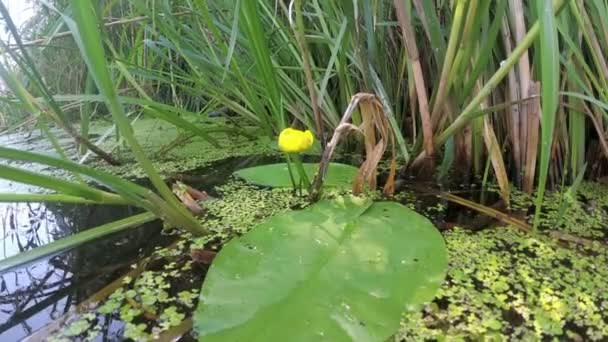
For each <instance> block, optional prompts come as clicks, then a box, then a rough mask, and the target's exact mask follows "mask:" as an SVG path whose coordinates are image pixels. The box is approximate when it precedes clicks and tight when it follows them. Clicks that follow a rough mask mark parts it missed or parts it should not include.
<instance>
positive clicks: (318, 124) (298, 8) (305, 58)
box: [294, 0, 326, 148]
mask: <svg viewBox="0 0 608 342" xmlns="http://www.w3.org/2000/svg"><path fill="white" fill-rule="evenodd" d="M295 12H296V27H295V28H294V33H295V36H296V40H297V41H298V45H299V46H300V51H301V52H302V62H303V64H304V65H303V66H304V76H305V78H306V87H307V88H308V94H309V95H310V102H311V106H312V111H313V114H314V117H315V128H316V130H317V132H316V133H317V136H319V137H320V138H321V147H322V148H325V144H326V139H325V133H324V131H323V117H322V115H321V108H319V103H318V94H317V89H316V87H315V81H314V78H313V75H312V69H311V63H310V52H309V50H308V44H307V43H306V37H305V35H304V17H303V16H302V0H295Z"/></svg>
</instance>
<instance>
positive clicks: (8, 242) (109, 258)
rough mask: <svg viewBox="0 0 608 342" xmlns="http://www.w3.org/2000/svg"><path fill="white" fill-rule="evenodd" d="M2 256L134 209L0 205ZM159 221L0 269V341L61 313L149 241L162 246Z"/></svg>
mask: <svg viewBox="0 0 608 342" xmlns="http://www.w3.org/2000/svg"><path fill="white" fill-rule="evenodd" d="M4 207H5V209H6V210H7V211H10V212H11V214H9V215H8V216H7V215H4V214H2V215H1V217H2V218H4V220H5V221H8V222H3V228H2V229H3V239H2V245H3V246H2V248H3V253H2V258H4V257H5V256H7V254H8V253H10V254H8V255H11V254H15V253H14V252H18V251H25V250H30V249H32V248H35V247H37V246H41V245H44V244H46V243H48V242H50V241H54V240H57V239H60V238H62V237H65V236H69V235H73V234H75V233H78V232H80V231H83V230H86V229H87V228H92V227H96V226H98V225H101V224H104V223H108V222H111V221H115V220H117V219H120V218H124V217H128V216H130V215H133V214H135V213H137V212H138V210H135V209H133V208H128V207H115V206H73V205H50V204H48V205H43V204H14V205H10V206H6V205H5V206H4ZM160 230H161V224H160V223H159V222H154V223H149V224H146V225H145V226H142V227H140V228H138V229H134V230H131V231H128V232H125V233H122V234H117V235H114V236H111V237H108V238H105V239H101V240H98V241H95V242H93V243H89V244H86V245H83V246H80V247H78V248H76V249H74V250H71V251H68V252H65V253H61V254H58V255H55V256H52V257H50V258H45V259H42V260H38V261H37V262H35V263H33V264H30V265H28V266H26V267H23V268H19V269H15V270H11V271H8V272H5V273H3V274H0V341H17V340H19V339H21V338H23V337H25V336H27V335H29V334H31V333H32V332H34V331H36V330H37V329H39V328H41V327H43V326H44V325H46V324H47V323H49V322H50V321H52V320H53V319H55V318H57V317H59V316H61V315H62V314H64V313H65V312H67V311H68V310H69V309H70V308H71V307H72V306H73V305H75V304H77V303H78V302H80V301H82V300H84V299H85V298H87V297H88V296H90V295H92V294H93V293H94V292H96V291H97V290H99V289H100V288H102V287H103V286H104V285H106V284H107V283H108V282H110V281H111V280H113V279H114V278H116V277H118V276H120V275H121V274H122V273H124V271H125V270H126V269H128V268H129V265H130V264H131V263H133V262H135V261H136V260H137V259H139V258H141V257H143V256H145V255H148V254H150V253H151V251H152V250H153V248H154V246H157V245H165V244H167V242H168V241H165V239H164V237H163V236H162V235H160V234H159V232H160Z"/></svg>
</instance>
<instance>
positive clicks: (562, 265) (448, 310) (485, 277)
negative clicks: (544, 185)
mask: <svg viewBox="0 0 608 342" xmlns="http://www.w3.org/2000/svg"><path fill="white" fill-rule="evenodd" d="M445 237H446V242H447V248H448V263H449V266H448V274H447V277H446V281H445V282H444V283H443V285H442V287H441V288H440V290H439V292H438V294H437V296H436V297H435V300H434V301H433V303H431V304H428V305H427V306H426V307H425V308H424V310H423V311H421V312H419V313H416V314H412V315H408V316H406V317H405V318H404V321H403V323H402V328H401V331H400V333H399V336H400V338H401V339H403V340H415V341H422V340H443V339H446V338H447V339H448V340H469V339H471V340H477V339H481V340H484V339H490V340H515V341H531V340H541V339H547V340H551V339H557V340H570V339H585V338H587V339H588V340H594V341H599V340H603V339H604V338H605V336H606V335H608V324H606V309H607V306H606V304H607V303H608V283H606V281H605V280H606V279H607V277H608V269H606V267H602V266H599V265H605V264H606V262H607V261H608V253H607V252H606V249H605V248H603V247H600V246H599V245H598V246H596V247H592V248H586V247H585V248H581V247H574V248H571V249H570V248H563V247H560V246H559V245H557V244H556V243H555V241H553V240H552V239H549V238H546V237H542V236H539V237H536V238H533V237H529V236H527V235H525V234H522V233H519V232H518V231H517V230H515V229H497V230H495V229H492V230H485V231H482V232H480V233H471V232H470V231H467V230H465V229H461V228H456V229H454V230H453V231H450V232H448V233H447V234H445Z"/></svg>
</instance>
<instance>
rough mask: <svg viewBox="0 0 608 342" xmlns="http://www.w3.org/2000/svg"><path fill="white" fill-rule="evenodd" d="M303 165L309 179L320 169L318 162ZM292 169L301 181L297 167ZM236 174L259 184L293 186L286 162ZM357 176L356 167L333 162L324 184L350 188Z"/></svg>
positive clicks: (252, 168) (274, 186)
mask: <svg viewBox="0 0 608 342" xmlns="http://www.w3.org/2000/svg"><path fill="white" fill-rule="evenodd" d="M302 166H303V167H304V171H305V172H306V174H307V175H308V178H309V179H313V178H314V176H315V173H316V172H317V170H318V169H319V164H318V163H303V164H302ZM292 171H293V177H294V178H295V180H296V182H299V179H300V176H299V175H298V173H297V172H296V171H295V168H294V169H293V170H292ZM234 174H235V175H236V176H238V177H241V178H243V179H245V180H246V181H248V182H250V183H254V184H258V185H263V186H270V187H273V188H287V187H292V186H293V185H292V184H291V179H290V178H289V170H288V169H287V164H285V163H280V164H269V165H260V166H254V167H250V168H247V169H242V170H239V171H237V172H235V173H234ZM356 176H357V168H356V167H354V166H351V165H345V164H338V163H331V164H330V165H329V171H328V172H327V178H326V179H325V183H324V184H325V186H329V187H339V188H350V187H351V184H352V182H353V179H355V177H356Z"/></svg>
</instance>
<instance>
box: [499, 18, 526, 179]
mask: <svg viewBox="0 0 608 342" xmlns="http://www.w3.org/2000/svg"><path fill="white" fill-rule="evenodd" d="M501 33H502V41H503V44H504V48H505V54H507V55H510V54H511V52H512V51H513V46H512V43H511V29H509V23H508V21H507V18H506V17H504V18H503V22H502V29H501ZM507 77H508V78H507V81H508V86H507V96H506V98H507V99H508V100H509V101H510V102H515V101H517V100H518V99H519V94H518V92H517V89H518V87H519V86H518V84H517V76H516V75H515V70H514V69H511V70H509V74H508V76H507ZM507 118H508V119H509V120H508V122H509V128H510V129H509V138H510V139H511V145H512V146H513V161H514V164H515V174H516V177H515V181H516V184H517V185H521V172H522V170H521V147H520V141H519V136H520V133H519V121H520V120H519V106H511V107H510V108H509V115H508V116H507Z"/></svg>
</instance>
